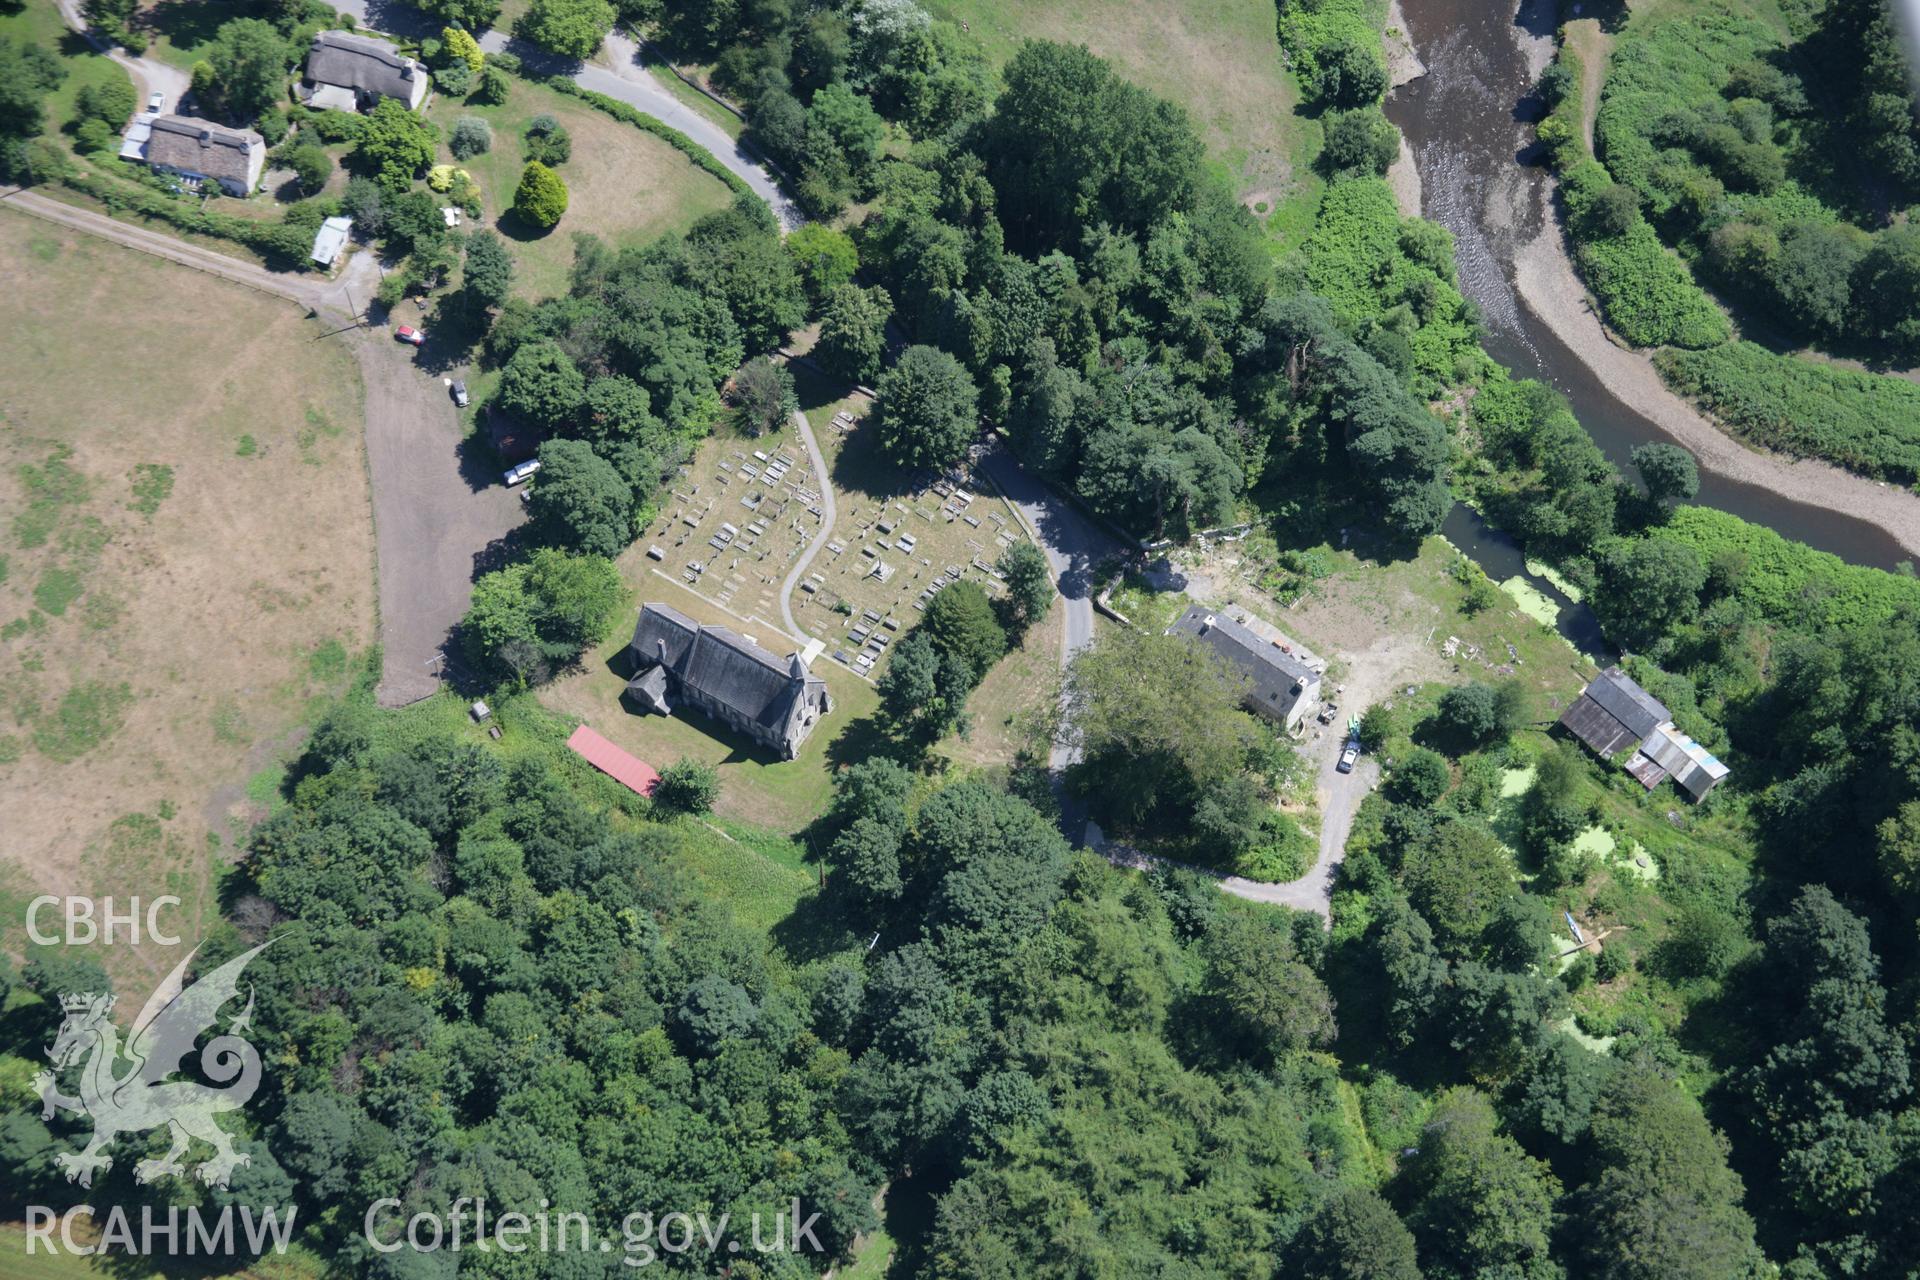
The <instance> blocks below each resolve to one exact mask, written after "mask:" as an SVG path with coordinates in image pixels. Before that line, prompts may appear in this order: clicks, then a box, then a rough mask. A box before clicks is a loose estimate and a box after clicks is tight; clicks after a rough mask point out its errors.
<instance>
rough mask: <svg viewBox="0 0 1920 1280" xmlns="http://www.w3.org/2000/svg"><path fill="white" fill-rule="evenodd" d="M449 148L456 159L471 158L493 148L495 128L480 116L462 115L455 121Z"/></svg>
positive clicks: (449, 138)
mask: <svg viewBox="0 0 1920 1280" xmlns="http://www.w3.org/2000/svg"><path fill="white" fill-rule="evenodd" d="M447 149H448V150H449V151H451V152H453V156H454V159H456V160H471V159H473V158H474V157H475V156H478V155H485V154H486V153H487V152H488V151H490V150H492V149H493V130H492V129H489V128H488V127H487V122H486V121H485V120H482V119H481V118H480V117H479V116H461V117H460V118H459V119H458V120H456V121H454V123H453V133H452V135H451V136H449V137H448V139H447Z"/></svg>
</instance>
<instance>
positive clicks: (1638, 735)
mask: <svg viewBox="0 0 1920 1280" xmlns="http://www.w3.org/2000/svg"><path fill="white" fill-rule="evenodd" d="M1672 719H1673V717H1672V716H1671V715H1670V714H1669V713H1668V711H1667V709H1666V708H1665V707H1663V706H1661V705H1660V703H1659V702H1658V701H1657V700H1656V699H1655V698H1654V696H1653V695H1652V694H1650V693H1648V692H1647V691H1646V690H1645V689H1642V688H1641V687H1640V686H1639V685H1637V684H1635V683H1634V682H1633V681H1632V680H1631V679H1630V678H1629V677H1628V676H1627V673H1626V672H1624V671H1622V670H1621V669H1620V668H1619V667H1608V668H1607V669H1606V670H1605V671H1602V672H1601V673H1600V674H1599V675H1597V676H1595V677H1594V678H1593V680H1592V681H1591V682H1590V683H1589V684H1588V685H1587V687H1586V688H1585V689H1583V690H1581V693H1580V696H1579V697H1578V698H1575V699H1574V700H1573V704H1572V705H1571V706H1569V707H1568V708H1567V709H1566V711H1565V712H1563V713H1562V714H1561V716H1560V723H1561V724H1562V725H1564V726H1565V727H1566V728H1567V730H1568V731H1569V732H1571V733H1572V734H1573V736H1574V737H1576V738H1578V739H1580V741H1582V742H1584V743H1586V744H1587V746H1588V747H1589V748H1591V749H1592V750H1593V751H1594V752H1595V753H1597V754H1599V755H1603V756H1611V755H1613V754H1615V753H1616V752H1619V751H1621V750H1623V749H1625V748H1627V747H1629V746H1632V745H1634V744H1635V743H1638V742H1641V741H1644V740H1645V739H1646V737H1647V735H1648V734H1650V733H1652V732H1653V731H1654V730H1655V729H1656V728H1658V727H1659V726H1661V725H1663V724H1670V723H1672Z"/></svg>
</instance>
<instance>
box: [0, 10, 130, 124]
mask: <svg viewBox="0 0 1920 1280" xmlns="http://www.w3.org/2000/svg"><path fill="white" fill-rule="evenodd" d="M0 40H13V41H19V42H22V43H25V44H37V45H39V46H40V47H41V48H43V49H47V50H49V51H51V52H53V53H57V54H59V55H60V65H61V66H62V67H64V68H65V69H66V73H67V74H66V78H65V79H64V80H62V81H61V82H60V85H59V87H58V88H56V89H55V90H54V91H53V92H52V93H49V94H48V95H47V97H46V115H45V120H44V124H43V129H44V131H45V132H46V133H48V134H58V133H61V132H62V131H63V130H66V129H67V128H69V126H70V125H71V123H72V121H73V103H74V99H76V98H78V97H79V96H80V91H81V90H82V89H84V88H86V87H87V86H88V85H96V84H106V83H110V82H112V81H115V80H118V81H120V82H121V83H122V84H131V83H132V78H131V77H130V76H128V75H127V73H126V72H125V71H123V70H121V69H120V67H118V66H117V65H115V64H114V63H113V62H111V61H110V60H108V59H107V58H104V57H102V56H100V55H99V54H97V53H95V52H94V51H93V49H92V47H91V46H90V45H88V44H87V42H86V41H85V40H83V39H81V38H80V37H79V36H78V35H75V34H74V33H73V32H71V31H69V30H67V24H66V23H65V22H63V21H61V18H60V10H59V8H58V7H57V6H55V4H54V3H53V0H28V2H27V4H26V5H25V6H23V7H21V8H18V9H6V8H0Z"/></svg>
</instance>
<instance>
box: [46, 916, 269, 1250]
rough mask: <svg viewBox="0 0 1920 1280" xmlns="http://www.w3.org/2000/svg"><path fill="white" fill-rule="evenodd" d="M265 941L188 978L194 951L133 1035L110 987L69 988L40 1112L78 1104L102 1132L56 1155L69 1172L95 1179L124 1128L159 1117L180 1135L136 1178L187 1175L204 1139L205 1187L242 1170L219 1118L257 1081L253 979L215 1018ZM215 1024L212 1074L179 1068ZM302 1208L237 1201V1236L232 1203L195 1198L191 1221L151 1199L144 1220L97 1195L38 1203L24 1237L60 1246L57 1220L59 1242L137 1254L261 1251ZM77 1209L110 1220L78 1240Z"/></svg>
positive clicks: (209, 1059)
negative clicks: (119, 1020) (251, 1033)
mask: <svg viewBox="0 0 1920 1280" xmlns="http://www.w3.org/2000/svg"><path fill="white" fill-rule="evenodd" d="M265 949H266V944H264V943H263V944H262V945H261V946H258V947H255V948H254V949H253V950H251V951H247V952H244V953H242V954H241V955H238V956H235V957H234V958H233V959H232V960H229V961H227V962H226V963H225V964H223V965H221V966H220V967H219V968H217V969H215V970H214V971H213V972H211V973H209V974H206V975H205V976H204V977H202V978H201V979H200V980H199V981H197V982H195V983H193V984H192V985H191V986H184V985H183V984H184V982H185V979H186V974H187V967H188V965H190V964H191V963H192V962H193V955H192V954H189V955H188V956H187V958H186V959H184V960H182V961H181V962H180V963H179V965H178V966H177V967H176V968H175V969H174V971H173V972H172V973H171V974H169V975H168V976H167V978H166V980H165V981H164V982H162V983H161V984H160V986H159V987H158V988H157V989H156V990H155V991H154V993H153V995H152V996H150V997H149V998H148V1000H147V1002H146V1004H145V1005H144V1006H143V1007H142V1008H141V1010H140V1015H139V1016H138V1017H137V1018H135V1019H134V1023H133V1028H132V1030H131V1031H130V1032H129V1034H128V1037H127V1040H126V1043H125V1044H124V1045H122V1044H121V1042H120V1034H119V1031H118V1029H117V1028H116V1027H115V1026H114V1023H113V1019H112V1016H111V1014H112V1011H113V1003H114V1002H113V997H111V996H107V995H99V994H96V993H94V992H90V991H82V992H69V993H66V994H64V995H62V996H61V998H60V1007H61V1010H62V1011H63V1012H64V1013H65V1015H66V1016H65V1018H64V1020H63V1021H62V1022H61V1024H60V1030H59V1032H58V1033H57V1034H56V1035H55V1037H54V1042H53V1047H52V1048H51V1049H49V1050H48V1051H47V1056H48V1057H49V1058H51V1059H52V1060H53V1070H52V1071H42V1072H41V1073H40V1074H39V1075H38V1076H36V1077H35V1078H34V1089H35V1091H36V1092H38V1093H39V1095H40V1100H41V1103H42V1107H41V1112H40V1114H41V1117H42V1118H43V1119H52V1118H53V1116H54V1114H55V1112H56V1111H69V1112H72V1113H74V1114H76V1115H81V1116H85V1117H87V1118H88V1119H90V1120H92V1121H93V1135H92V1137H91V1139H90V1140H89V1141H88V1142H87V1144H86V1146H85V1148H84V1149H82V1150H80V1151H65V1152H61V1153H60V1154H58V1155H57V1156H56V1157H55V1161H56V1163H57V1164H58V1165H59V1167H60V1169H61V1171H62V1172H64V1173H65V1174H66V1175H67V1181H69V1182H77V1183H78V1184H79V1185H81V1186H83V1187H91V1186H92V1185H93V1175H94V1174H95V1173H96V1172H99V1171H101V1170H104V1169H107V1168H110V1167H111V1166H112V1164H113V1157H112V1156H110V1155H109V1154H107V1151H108V1148H110V1147H111V1146H113V1144H114V1142H115V1140H116V1139H117V1138H119V1137H120V1135H122V1134H133V1133H143V1132H145V1131H147V1130H150V1129H158V1128H162V1127H164V1128H166V1129H167V1130H168V1131H169V1135H170V1137H171V1144H170V1145H169V1147H168V1149H167V1151H166V1154H165V1155H162V1156H159V1157H157V1158H148V1159H144V1160H141V1161H139V1162H138V1163H136V1164H135V1165H134V1166H133V1177H134V1181H135V1182H139V1183H156V1182H161V1181H163V1180H165V1179H167V1178H179V1177H185V1176H186V1174H187V1171H188V1166H187V1161H186V1157H187V1155H188V1152H189V1149H190V1148H191V1147H192V1145H193V1142H194V1140H195V1139H198V1140H199V1141H200V1142H203V1143H205V1144H206V1145H207V1146H208V1147H211V1148H212V1155H211V1157H209V1158H206V1159H203V1160H201V1161H200V1163H199V1165H198V1166H197V1167H196V1168H194V1170H193V1173H194V1175H195V1176H196V1177H197V1178H198V1179H199V1180H200V1181H201V1182H203V1183H205V1184H207V1185H208V1186H212V1187H223V1188H224V1187H225V1186H226V1185H227V1181H228V1179H229V1178H230V1177H231V1176H232V1175H233V1171H234V1170H235V1169H236V1168H239V1167H241V1166H243V1165H246V1164H248V1163H249V1162H250V1157H249V1156H247V1155H246V1154H245V1153H244V1152H239V1151H235V1150H234V1147H233V1139H232V1137H231V1136H230V1135H229V1134H228V1133H227V1131H226V1130H224V1129H222V1128H221V1127H220V1125H219V1123H218V1120H217V1117H218V1116H219V1115H220V1114H221V1113H223V1112H227V1111H233V1110H236V1109H238V1108H240V1107H242V1106H245V1105H246V1103H247V1101H248V1100H249V1099H251V1098H252V1097H253V1094H254V1091H255V1090H256V1089H257V1088H259V1085H260V1073H261V1069H260V1055H259V1053H258V1052H257V1051H256V1050H255V1049H254V1047H253V1045H252V1044H250V1043H248V1041H247V1040H246V1038H245V1032H246V1031H247V1030H248V1029H249V1028H250V1027H251V1025H252V1020H253V992H252V990H251V988H249V989H248V991H247V999H246V1005H245V1007H244V1008H242V1009H241V1010H240V1011H239V1012H238V1013H237V1014H234V1015H233V1016H232V1017H231V1018H230V1019H229V1020H228V1022H227V1024H226V1026H225V1027H224V1028H220V1027H219V1025H218V1024H219V1022H220V1019H221V1009H222V1008H223V1007H224V1006H226V1005H227V1004H228V1003H229V1002H230V1001H232V1000H236V999H238V998H239V996H240V975H241V974H242V973H243V972H244V971H245V970H246V967H247V965H248V964H250V963H251V962H252V961H253V958H254V957H255V956H257V955H259V954H260V953H261V951H263V950H265ZM208 1032H217V1034H215V1035H213V1037H212V1038H211V1039H209V1040H208V1041H207V1043H206V1044H205V1046H204V1047H202V1048H201V1049H200V1050H199V1055H198V1057H199V1068H200V1073H201V1074H202V1075H203V1076H205V1077H206V1079H208V1080H210V1081H212V1082H213V1083H212V1084H202V1083H200V1082H199V1081H196V1080H175V1079H171V1078H170V1077H173V1076H175V1075H177V1074H178V1073H180V1072H181V1071H183V1070H185V1068H186V1066H187V1059H188V1057H189V1056H190V1055H192V1054H193V1053H194V1047H195V1045H196V1043H197V1042H198V1041H199V1039H200V1037H201V1036H202V1035H204V1034H206V1033H208ZM57 1073H70V1074H71V1076H72V1078H74V1079H75V1081H76V1088H77V1092H76V1093H75V1094H72V1095H69V1094H65V1093H62V1092H61V1091H60V1087H59V1081H60V1074H57ZM294 1212H295V1211H294V1209H293V1208H292V1207H288V1209H287V1210H286V1213H285V1220H284V1221H282V1220H281V1216H280V1214H279V1213H277V1212H276V1211H275V1210H274V1209H271V1208H269V1209H267V1210H265V1211H264V1212H261V1213H258V1214H256V1213H255V1211H254V1209H253V1208H251V1207H245V1206H243V1207H241V1208H240V1210H239V1217H240V1220H241V1229H240V1231H239V1233H238V1234H237V1235H236V1232H235V1230H234V1214H235V1209H234V1207H233V1206H228V1207H227V1208H224V1209H222V1210H221V1211H220V1212H219V1213H218V1214H213V1215H206V1214H202V1213H201V1212H200V1211H199V1209H198V1208H190V1209H188V1210H186V1212H185V1214H184V1218H185V1222H184V1224H183V1223H182V1216H183V1215H182V1214H181V1213H180V1212H179V1211H178V1210H176V1209H167V1210H165V1211H163V1212H159V1213H156V1211H155V1210H154V1209H153V1208H152V1207H151V1206H148V1207H143V1208H141V1209H140V1210H139V1211H138V1215H137V1217H138V1228H137V1229H136V1226H135V1219H134V1216H132V1215H129V1214H128V1213H127V1212H126V1211H124V1210H123V1209H121V1208H120V1207H118V1206H115V1207H112V1208H110V1209H109V1210H107V1212H106V1213H105V1215H104V1216H103V1215H102V1214H100V1213H99V1212H98V1211H97V1210H96V1209H95V1208H94V1207H93V1206H92V1205H78V1206H76V1207H74V1208H72V1209H69V1210H67V1211H66V1212H65V1213H56V1212H55V1211H54V1210H53V1209H50V1208H47V1207H45V1206H41V1205H30V1206H28V1209H27V1248H28V1252H33V1251H34V1249H35V1246H36V1245H37V1244H45V1245H46V1247H47V1248H48V1249H49V1250H57V1248H58V1246H56V1244H55V1234H56V1232H55V1228H56V1225H57V1227H58V1237H59V1246H64V1247H65V1248H66V1250H67V1251H68V1252H75V1253H87V1252H95V1251H106V1250H109V1249H121V1250H124V1251H125V1252H129V1253H140V1254H146V1253H151V1252H166V1253H180V1252H188V1253H193V1252H201V1253H216V1252H229V1253H230V1252H233V1251H234V1250H235V1248H236V1247H246V1248H249V1249H251V1250H252V1251H253V1252H256V1253H257V1252H260V1251H261V1249H262V1248H264V1247H265V1246H266V1244H267V1241H268V1240H269V1239H271V1241H272V1247H273V1248H274V1250H275V1251H276V1252H280V1251H283V1250H284V1249H285V1248H286V1243H287V1238H288V1236H289V1235H290V1234H291V1232H292V1230H293V1220H294ZM209 1216H211V1217H212V1219H213V1220H212V1221H211V1222H209V1221H208V1218H209ZM79 1218H88V1219H92V1220H93V1221H94V1222H95V1223H96V1225H99V1226H100V1227H101V1238H100V1242H99V1243H98V1244H97V1245H94V1246H86V1245H83V1244H81V1243H80V1242H78V1241H76V1239H75V1238H74V1234H73V1229H74V1227H73V1224H74V1222H75V1220H76V1219H79Z"/></svg>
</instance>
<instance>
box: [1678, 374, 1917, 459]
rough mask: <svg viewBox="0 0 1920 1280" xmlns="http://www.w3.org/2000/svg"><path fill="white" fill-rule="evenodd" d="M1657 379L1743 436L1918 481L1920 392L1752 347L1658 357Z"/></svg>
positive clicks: (1886, 379) (1876, 376) (1884, 377)
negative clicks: (1692, 400) (1659, 376)
mask: <svg viewBox="0 0 1920 1280" xmlns="http://www.w3.org/2000/svg"><path fill="white" fill-rule="evenodd" d="M1654 363H1655V365H1657V366H1658V368H1659V370H1660V373H1661V376H1662V377H1664V378H1666V380H1667V382H1668V383H1669V384H1670V385H1671V386H1672V387H1673V388H1674V390H1676V391H1678V392H1680V393H1681V394H1682V395H1685V396H1691V397H1692V398H1693V399H1695V400H1698V401H1699V402H1700V403H1701V405H1702V406H1703V407H1705V408H1706V409H1708V410H1709V411H1710V412H1712V413H1713V414H1714V416H1716V417H1718V418H1719V419H1720V420H1721V421H1722V422H1724V423H1726V424H1727V425H1728V426H1729V427H1732V428H1733V429H1734V430H1735V431H1736V432H1738V433H1739V434H1740V435H1741V436H1743V437H1745V438H1746V439H1749V440H1751V441H1753V442H1754V443H1755V444H1759V445H1764V446H1765V447H1767V448H1769V449H1778V450H1780V451H1782V452H1784V453H1791V454H1796V455H1799V456H1802V457H1813V458H1825V459H1827V460H1828V461H1830V462H1836V463H1838V464H1839V465H1841V466H1843V467H1846V468H1848V469H1849V470H1852V471H1858V472H1860V473H1862V474H1864V475H1870V476H1874V477H1876V478H1878V479H1885V480H1896V481H1898V482H1900V483H1902V484H1913V483H1914V482H1915V481H1916V480H1920V386H1917V385H1915V384H1914V383H1911V382H1908V381H1906V380H1905V379H1902V378H1895V377H1889V376H1887V375H1884V374H1871V373H1860V372H1857V371H1855V370H1852V369H1844V368H1840V367H1838V366H1835V365H1827V364H1816V363H1814V362H1813V361H1811V360H1802V359H1796V358H1794V357H1792V356H1783V355H1779V354H1776V353H1774V352H1772V351H1769V350H1767V349H1766V348H1765V347H1760V346H1756V345H1754V344H1753V343H1751V342H1735V343H1729V344H1728V345H1726V346H1722V347H1716V348H1714V349H1713V350H1711V351H1662V352H1660V353H1658V354H1657V355H1656V356H1655V357H1654Z"/></svg>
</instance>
